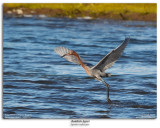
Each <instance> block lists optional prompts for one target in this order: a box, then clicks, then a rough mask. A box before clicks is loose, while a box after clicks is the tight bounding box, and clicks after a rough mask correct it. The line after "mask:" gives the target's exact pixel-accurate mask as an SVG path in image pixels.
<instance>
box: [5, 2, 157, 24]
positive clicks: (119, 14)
mask: <svg viewBox="0 0 160 128" xmlns="http://www.w3.org/2000/svg"><path fill="white" fill-rule="evenodd" d="M14 9H22V11H23V13H24V14H35V15H39V14H44V15H47V16H50V17H70V18H75V17H85V16H90V17H92V18H110V19H119V20H145V21H156V19H157V16H156V15H157V5H156V4H143V3H142V4H141V3H138V4H136V3H133V4H129V3H128V4H121V3H120V4H118V3H115V4H113V3H101V4H93V3H89V4H81V3H76V4H64V3H62V4H25V3H24V4H22V3H16V4H13V3H9V4H3V10H4V13H5V14H7V13H8V12H9V11H10V14H11V13H14V11H13V10H14Z"/></svg>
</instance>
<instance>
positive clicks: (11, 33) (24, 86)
mask: <svg viewBox="0 0 160 128" xmlns="http://www.w3.org/2000/svg"><path fill="white" fill-rule="evenodd" d="M156 34H157V33H156V24H155V23H154V22H143V21H113V20H102V19H97V20H85V19H67V18H37V17H32V18H25V17H22V18H14V17H13V18H11V17H4V20H3V117H4V118H63V119H64V118H96V119H97V118H156V111H157V110H156V109H157V107H156V104H157V102H156V97H157V83H156V56H157V55H156V53H157V49H156V45H157V44H156V43H157V40H156V38H157V37H156ZM128 36H130V38H131V40H130V42H129V44H128V46H127V48H126V49H125V51H124V53H123V55H122V57H121V58H120V59H119V60H118V61H117V62H116V63H115V64H114V66H113V67H112V68H110V69H109V70H107V71H106V72H109V73H112V76H111V77H106V78H104V80H105V81H106V82H107V83H108V84H109V85H110V99H111V100H112V104H108V103H107V101H106V88H105V86H103V85H102V84H101V83H100V82H99V81H96V80H94V79H91V78H90V77H88V76H87V74H86V73H85V71H84V70H83V68H82V67H80V66H78V65H75V64H72V63H70V62H67V61H66V60H64V59H63V58H61V57H59V56H58V55H56V53H54V52H53V48H55V47H58V46H64V47H67V48H70V49H73V50H75V51H76V52H77V53H78V54H80V55H81V57H82V58H84V59H85V60H87V61H89V62H90V63H92V64H96V63H97V62H98V61H99V60H100V59H102V58H103V57H104V56H105V55H106V54H107V53H108V52H110V51H111V50H112V49H114V48H116V47H117V46H118V45H120V44H121V42H122V41H123V40H124V39H125V37H128Z"/></svg>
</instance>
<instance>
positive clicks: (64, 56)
mask: <svg viewBox="0 0 160 128" xmlns="http://www.w3.org/2000/svg"><path fill="white" fill-rule="evenodd" d="M67 55H70V54H69V53H67V54H64V55H63V56H61V57H62V58H63V57H65V56H67Z"/></svg>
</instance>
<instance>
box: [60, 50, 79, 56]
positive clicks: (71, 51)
mask: <svg viewBox="0 0 160 128" xmlns="http://www.w3.org/2000/svg"><path fill="white" fill-rule="evenodd" d="M67 55H77V53H76V52H75V51H73V50H70V51H69V53H67V54H64V55H63V57H64V56H67Z"/></svg>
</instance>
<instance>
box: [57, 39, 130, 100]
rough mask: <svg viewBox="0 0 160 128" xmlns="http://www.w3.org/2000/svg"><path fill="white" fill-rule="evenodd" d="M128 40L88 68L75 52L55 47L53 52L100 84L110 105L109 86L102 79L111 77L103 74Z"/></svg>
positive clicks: (115, 59) (118, 55) (119, 54)
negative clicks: (102, 85)
mask: <svg viewBox="0 0 160 128" xmlns="http://www.w3.org/2000/svg"><path fill="white" fill-rule="evenodd" d="M129 40H130V39H129V38H126V39H125V40H124V41H123V43H122V44H121V45H120V46H118V47H117V48H116V49H114V50H112V51H111V52H110V53H108V54H107V55H106V56H105V57H104V58H102V59H101V60H100V61H99V62H98V63H97V64H96V65H95V66H89V65H88V63H85V61H84V60H83V59H82V58H81V57H80V56H79V55H78V54H77V53H76V52H75V51H73V50H70V49H68V48H65V47H57V48H55V49H54V51H55V52H56V53H57V54H59V55H60V56H61V57H63V58H65V59H66V60H68V61H70V62H73V63H76V64H79V65H81V66H82V67H83V68H84V70H85V71H86V73H87V74H88V75H89V76H91V77H93V78H95V79H96V80H98V81H100V82H102V83H103V84H104V85H105V86H106V88H107V102H108V103H111V100H110V99H109V84H108V83H106V82H105V81H104V80H103V79H102V77H104V76H106V77H109V76H111V74H110V73H105V70H106V69H108V68H110V67H112V65H113V64H114V63H115V62H116V61H117V59H118V58H119V57H120V56H121V54H122V52H123V50H124V49H125V47H126V46H127V44H128V42H129ZM90 65H91V64H90Z"/></svg>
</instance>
